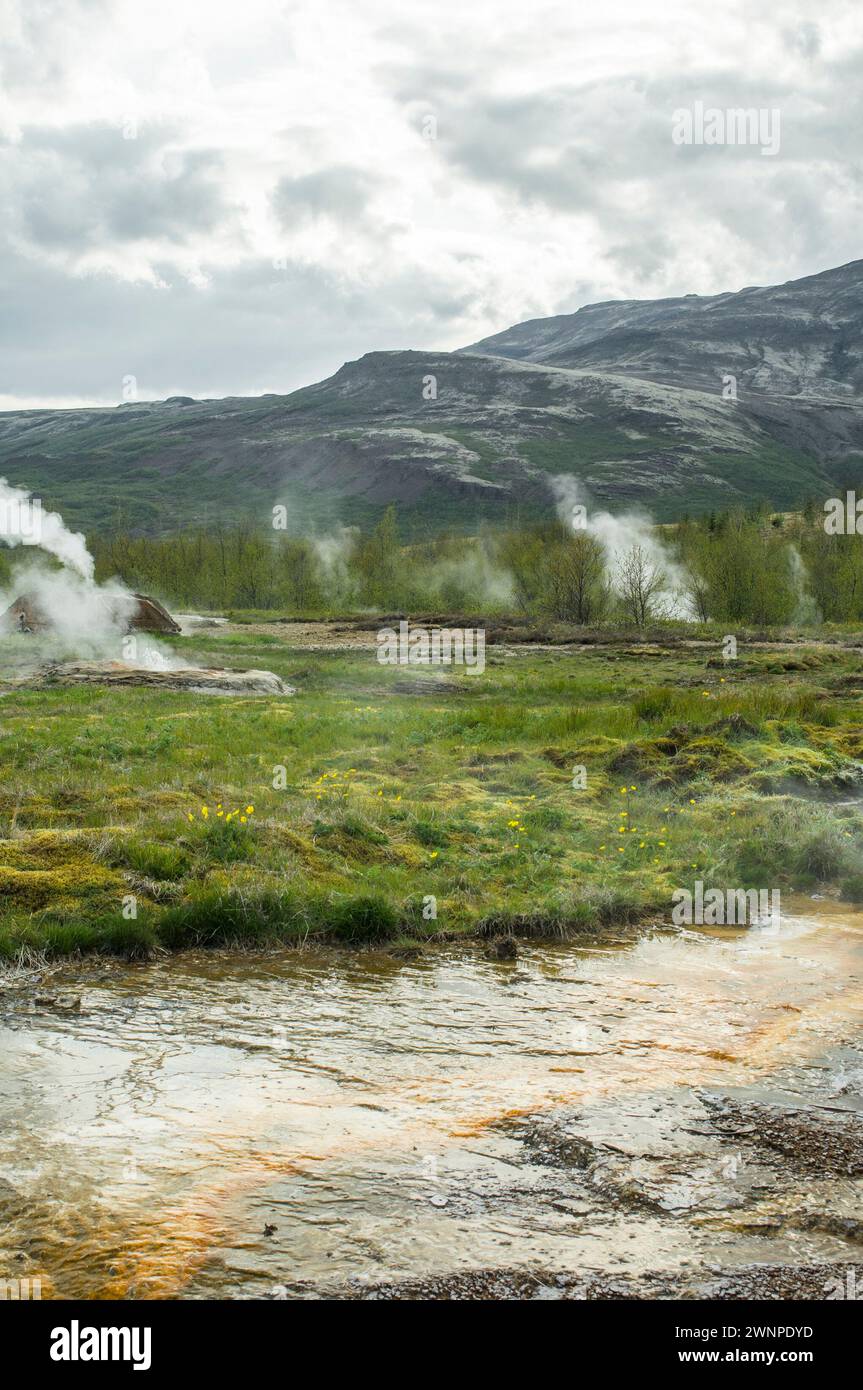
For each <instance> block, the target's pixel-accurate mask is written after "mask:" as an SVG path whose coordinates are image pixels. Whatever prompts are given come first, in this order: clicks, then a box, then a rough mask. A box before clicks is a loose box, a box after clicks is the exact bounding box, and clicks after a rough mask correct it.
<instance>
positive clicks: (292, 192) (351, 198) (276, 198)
mask: <svg viewBox="0 0 863 1390" xmlns="http://www.w3.org/2000/svg"><path fill="white" fill-rule="evenodd" d="M380 184H381V180H380V179H378V178H376V177H374V176H373V175H371V174H369V173H367V172H366V171H365V170H362V169H354V168H351V167H349V166H347V165H344V166H342V165H340V166H336V167H333V168H330V169H319V170H317V171H316V172H315V173H312V174H302V175H300V176H299V177H298V178H290V177H285V178H282V179H280V180H279V182H278V184H277V185H276V187H275V189H274V190H273V194H272V204H273V211H274V212H275V214H276V216H277V218H278V220H279V222H280V224H281V226H282V227H283V228H284V229H285V230H286V231H288V230H290V229H291V227H293V226H295V225H296V224H297V223H298V222H302V221H304V220H306V219H307V218H309V217H330V218H333V219H334V220H337V221H338V220H341V219H348V218H357V217H362V216H363V215H364V214H365V212H366V209H367V207H368V203H369V200H370V198H371V197H372V196H373V195H374V193H375V192H376V190H377V189H378V188H379V187H380Z"/></svg>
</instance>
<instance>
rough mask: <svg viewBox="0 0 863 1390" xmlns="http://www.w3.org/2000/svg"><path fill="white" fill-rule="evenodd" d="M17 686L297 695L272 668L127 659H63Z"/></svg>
mask: <svg viewBox="0 0 863 1390" xmlns="http://www.w3.org/2000/svg"><path fill="white" fill-rule="evenodd" d="M14 684H16V685H20V686H28V687H33V686H35V687H37V688H40V689H41V688H42V687H44V686H48V685H146V686H152V687H153V688H155V689H157V690H190V691H194V692H195V693H197V694H201V695H210V694H212V695H295V694H296V693H297V692H296V688H295V687H294V686H292V685H286V684H285V682H284V681H283V680H282V679H281V678H280V677H279V676H277V675H276V674H275V673H274V672H273V671H219V670H212V669H209V668H199V667H196V666H181V667H177V668H176V669H174V670H170V671H152V670H150V669H148V668H147V667H145V666H135V665H132V664H131V663H130V662H126V661H63V662H52V663H49V664H48V665H45V666H41V667H40V668H39V669H38V671H36V672H35V673H34V674H32V675H30V676H27V677H25V678H24V679H23V680H20V681H16V682H14Z"/></svg>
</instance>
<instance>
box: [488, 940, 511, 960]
mask: <svg viewBox="0 0 863 1390" xmlns="http://www.w3.org/2000/svg"><path fill="white" fill-rule="evenodd" d="M485 956H486V959H487V960H517V958H518V945H517V943H516V939H515V937H514V936H496V937H494V938H493V939H492V940H491V941H490V942H489V944H488V945H487V946H486V948H485Z"/></svg>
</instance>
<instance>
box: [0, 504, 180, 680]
mask: <svg viewBox="0 0 863 1390" xmlns="http://www.w3.org/2000/svg"><path fill="white" fill-rule="evenodd" d="M0 541H3V542H5V544H6V545H8V546H11V547H12V548H13V549H15V548H17V547H18V546H36V547H38V549H39V550H40V551H41V552H42V555H43V558H42V559H38V558H35V557H34V558H33V559H31V560H28V561H27V562H26V563H23V564H19V565H17V566H16V567H15V570H14V573H13V576H12V580H11V583H10V585H9V588H8V590H7V592H6V593H2V592H0V620H2V618H3V615H4V614H6V612H7V610H8V609H10V608H11V607H12V605H13V604H16V603H17V600H19V599H21V600H23V603H22V604H21V606H20V608H16V610H15V611H16V614H18V615H20V616H13V617H12V618H11V619H7V620H6V622H5V624H4V628H5V632H3V633H2V634H0V635H11V636H12V637H17V638H18V639H19V640H18V642H17V643H16V653H15V654H16V656H18V657H24V658H25V659H34V660H35V661H36V662H37V663H38V662H41V661H46V660H62V659H64V658H71V657H76V658H81V659H84V660H99V659H108V660H114V661H124V662H126V663H127V664H129V665H133V666H143V667H146V668H147V669H148V670H167V669H170V668H172V667H175V666H181V665H185V664H187V663H184V662H182V661H178V660H177V658H176V657H175V656H174V654H173V652H171V651H170V650H165V649H163V648H162V647H160V646H159V644H158V643H157V642H156V641H155V640H154V638H153V637H152V636H151V635H150V634H149V633H145V632H135V633H133V634H130V633H129V626H130V621H131V619H132V617H133V615H134V613H135V611H136V608H137V599H136V598H135V595H134V594H133V593H131V591H130V590H129V589H127V587H126V585H125V584H123V583H121V582H120V580H118V579H109V580H107V581H106V582H105V583H103V584H97V583H96V581H95V571H96V564H95V561H94V559H93V556H92V555H91V554H90V552H89V550H88V549H87V542H86V540H85V539H84V537H83V536H82V535H80V534H79V533H77V532H74V531H70V530H69V528H68V527H67V526H66V524H65V522H64V521H63V518H62V516H60V514H59V512H44V511H43V510H42V506H41V503H40V501H39V499H38V498H34V497H33V496H32V494H31V493H29V492H27V491H26V490H25V489H24V488H19V487H12V486H11V485H10V484H9V483H8V482H7V481H6V479H5V478H3V479H0ZM46 552H47V554H49V555H53V556H54V558H55V559H56V560H58V561H59V562H60V568H59V569H58V568H52V567H51V566H50V565H49V563H48V562H46V560H45V559H44V555H45V553H46Z"/></svg>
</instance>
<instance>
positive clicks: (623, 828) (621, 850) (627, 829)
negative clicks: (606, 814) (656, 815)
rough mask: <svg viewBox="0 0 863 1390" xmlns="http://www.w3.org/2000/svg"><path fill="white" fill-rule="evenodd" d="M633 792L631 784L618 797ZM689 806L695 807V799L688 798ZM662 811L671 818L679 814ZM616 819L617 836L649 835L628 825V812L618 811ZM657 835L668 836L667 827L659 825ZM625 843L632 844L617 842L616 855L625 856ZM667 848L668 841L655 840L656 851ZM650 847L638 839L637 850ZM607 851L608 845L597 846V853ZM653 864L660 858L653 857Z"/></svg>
mask: <svg viewBox="0 0 863 1390" xmlns="http://www.w3.org/2000/svg"><path fill="white" fill-rule="evenodd" d="M635 791H638V788H637V787H636V786H635V785H634V784H633V785H630V786H627V787H621V788H620V795H621V796H626V797H629V796H630V794H631V793H632V792H635ZM627 804H628V805H632V804H633V803H632V801H631V800H630V801H629V802H628V803H627ZM689 804H690V806H694V805H695V798H694V797H690V798H689ZM662 811H663V814H664V815H672V816H677V815H680V812H679V811H676V810H672V808H671V807H670V806H663V808H662ZM617 818H618V820H619V821H620V822H621V824H620V825H619V826H618V827H617V833H618V835H638V834H641V835H645V836H646V835H647V834H648V833H649V832H648V831H646V830H641V831H639V828H638V826H635V825H631V824H630V823H629V822H630V820H631V816H630V813H629V811H619V812H618V817H617ZM623 822H626V824H624V823H623ZM659 834H660V835H661V836H665V835H667V834H668V826H667V825H661V826H660V827H659ZM627 843H632V842H631V841H630V842H627V841H626V840H624V841H622V842H618V846H617V852H618V854H625V853H626V845H627ZM667 846H668V841H667V840H666V839H659V838H657V840H656V845H655V848H656V849H666V848H667ZM652 847H653V846H651V845H650V844H649V843H648V841H647V839H640V840H639V841H638V848H639V849H651V848H652ZM607 849H608V845H600V846H599V853H600V854H602V853H604V852H605V851H606V850H607ZM653 862H654V864H659V863H660V858H659V857H658V856H654V859H653ZM692 867H693V868H695V865H694V864H693V866H692Z"/></svg>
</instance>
